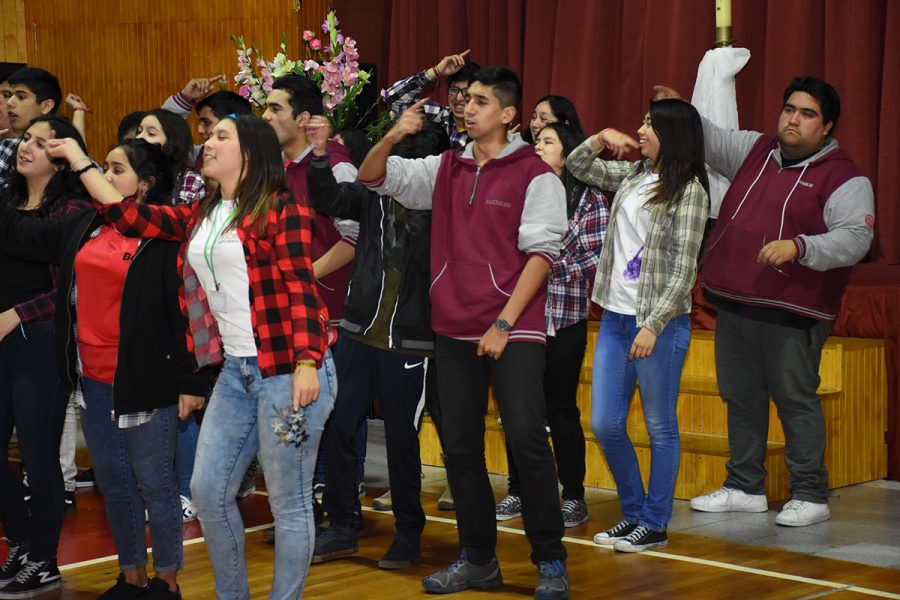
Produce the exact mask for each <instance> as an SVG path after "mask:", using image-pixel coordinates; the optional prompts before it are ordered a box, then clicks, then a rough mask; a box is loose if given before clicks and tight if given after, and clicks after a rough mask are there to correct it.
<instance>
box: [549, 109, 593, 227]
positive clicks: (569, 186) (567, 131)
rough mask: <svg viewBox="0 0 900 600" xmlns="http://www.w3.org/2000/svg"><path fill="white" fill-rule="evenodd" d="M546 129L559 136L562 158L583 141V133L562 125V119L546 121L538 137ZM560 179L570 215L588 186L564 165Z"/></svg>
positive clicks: (567, 211)
mask: <svg viewBox="0 0 900 600" xmlns="http://www.w3.org/2000/svg"><path fill="white" fill-rule="evenodd" d="M547 129H549V130H551V131H555V132H556V137H558V138H559V143H560V144H561V145H562V152H563V155H562V157H563V159H565V158H566V157H568V156H569V153H570V152H572V150H574V149H575V148H577V147H578V146H579V145H580V144H581V142H583V141H584V134H582V133H581V132H580V131H578V130H576V129H575V128H574V127H572V126H571V125H564V124H563V122H562V121H557V122H556V123H547V124H546V125H544V126H543V127H542V128H541V131H540V132H538V136H539V137H540V135H541V133H543V132H544V131H545V130H547ZM560 179H562V182H563V186H564V187H565V188H566V213H567V214H568V215H569V216H570V217H571V216H572V215H573V214H574V213H575V209H576V208H577V207H578V200H579V199H580V198H581V195H582V194H583V193H584V190H585V189H586V188H587V187H588V186H587V184H585V183H584V182H582V181H579V180H578V179H576V178H575V176H574V175H572V174H571V173H570V172H569V169H567V168H566V167H563V172H562V175H560Z"/></svg>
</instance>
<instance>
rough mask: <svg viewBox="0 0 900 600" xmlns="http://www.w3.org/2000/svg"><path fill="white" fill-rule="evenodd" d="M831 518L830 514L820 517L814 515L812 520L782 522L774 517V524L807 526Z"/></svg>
mask: <svg viewBox="0 0 900 600" xmlns="http://www.w3.org/2000/svg"><path fill="white" fill-rule="evenodd" d="M830 518H831V515H830V514H828V515H822V516H821V517H816V518H815V519H813V520H812V521H804V522H802V523H782V522H781V521H779V520H778V517H775V524H776V525H781V526H783V527H807V526H809V525H815V524H816V523H823V522H825V521H827V520H829V519H830Z"/></svg>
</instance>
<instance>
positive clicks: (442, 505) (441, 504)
mask: <svg viewBox="0 0 900 600" xmlns="http://www.w3.org/2000/svg"><path fill="white" fill-rule="evenodd" d="M437 507H438V510H456V504H454V503H453V502H447V501H446V500H438V503H437Z"/></svg>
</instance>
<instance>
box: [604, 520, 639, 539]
mask: <svg viewBox="0 0 900 600" xmlns="http://www.w3.org/2000/svg"><path fill="white" fill-rule="evenodd" d="M637 526H638V524H637V523H630V522H628V521H626V520H625V519H622V520H621V521H619V522H618V523H616V524H615V525H613V526H612V527H610V528H609V529H607V530H605V531H601V532H600V533H597V534H594V543H595V544H598V545H600V546H612V545H613V544H615V543H616V542H618V541H619V540H622V539H625V537H626V536H628V534H630V533H631V532H632V531H634V528H635V527H637Z"/></svg>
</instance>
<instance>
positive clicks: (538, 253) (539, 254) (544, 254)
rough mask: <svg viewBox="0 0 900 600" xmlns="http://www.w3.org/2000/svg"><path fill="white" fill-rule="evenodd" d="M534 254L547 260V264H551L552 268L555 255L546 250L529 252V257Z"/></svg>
mask: <svg viewBox="0 0 900 600" xmlns="http://www.w3.org/2000/svg"><path fill="white" fill-rule="evenodd" d="M532 256H537V257H540V258H542V259H544V260H545V261H546V262H547V266H549V267H551V268H552V267H553V260H554V258H553V256H551V255H549V254H547V253H546V252H531V253H529V254H528V258H531V257H532Z"/></svg>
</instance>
